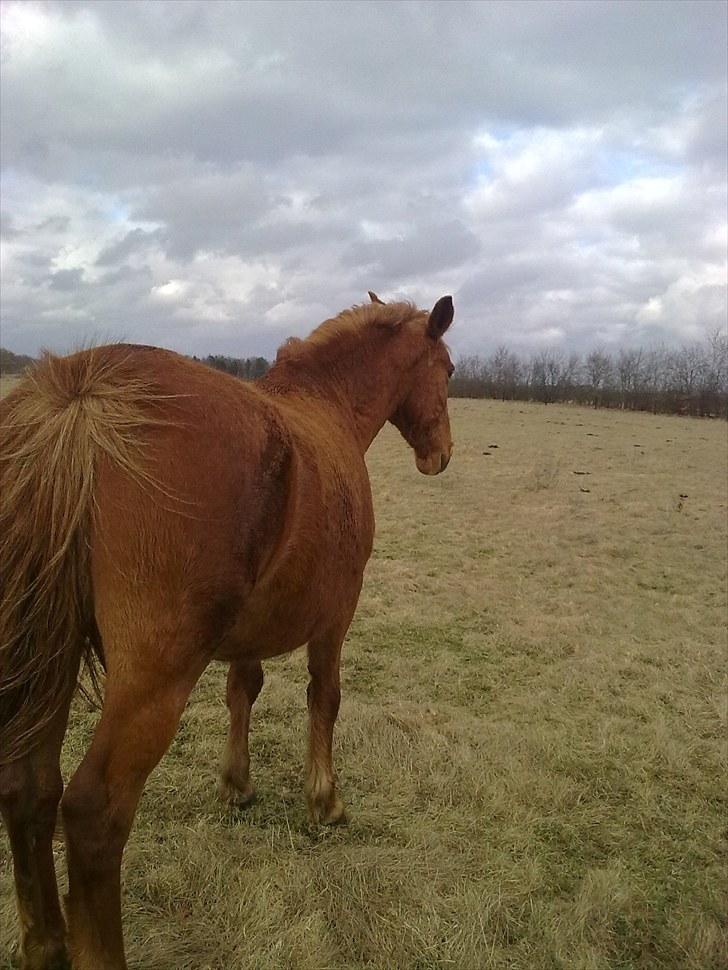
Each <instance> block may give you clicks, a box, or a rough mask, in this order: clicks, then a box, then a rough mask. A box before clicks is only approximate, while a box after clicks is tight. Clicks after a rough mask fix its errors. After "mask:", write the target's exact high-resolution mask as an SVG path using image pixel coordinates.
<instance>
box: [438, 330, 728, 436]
mask: <svg viewBox="0 0 728 970" xmlns="http://www.w3.org/2000/svg"><path fill="white" fill-rule="evenodd" d="M450 395H451V397H480V398H497V399H500V400H502V401H516V400H517V401H541V402H543V403H544V404H550V403H553V402H556V401H561V402H571V403H576V404H587V405H590V406H592V407H595V408H598V407H606V408H624V409H628V410H632V411H652V412H654V413H658V412H659V413H668V414H691V415H698V416H703V417H708V416H712V417H718V416H719V417H724V418H728V337H727V336H726V335H725V334H723V333H721V332H720V331H716V332H714V333H712V334H710V335H709V336H708V337H707V338H706V339H705V340H704V341H702V342H700V343H694V344H690V345H688V346H683V347H680V348H677V349H676V348H668V347H653V348H650V349H648V350H645V349H643V348H641V347H639V348H621V349H619V350H617V351H615V352H612V353H610V352H609V351H608V350H605V349H604V348H597V349H595V350H592V351H590V352H589V353H587V354H585V355H579V354H575V353H571V354H567V353H564V352H562V351H559V350H553V349H549V350H541V351H539V352H538V353H535V354H532V355H531V356H530V357H521V356H519V355H518V354H516V353H514V352H513V351H512V350H510V349H509V348H508V347H506V346H501V347H498V348H497V350H495V351H494V352H493V353H492V354H491V355H490V356H488V357H482V356H479V355H473V356H468V357H463V358H460V359H459V360H457V361H456V370H455V376H454V377H453V379H452V382H451V385H450Z"/></svg>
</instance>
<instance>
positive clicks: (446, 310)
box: [427, 296, 455, 340]
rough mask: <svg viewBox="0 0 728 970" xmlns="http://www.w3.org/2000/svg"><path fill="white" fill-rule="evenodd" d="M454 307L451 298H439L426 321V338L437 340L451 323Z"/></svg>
mask: <svg viewBox="0 0 728 970" xmlns="http://www.w3.org/2000/svg"><path fill="white" fill-rule="evenodd" d="M454 316H455V307H454V306H453V305H452V297H451V296H441V297H440V299H439V300H438V301H437V303H436V304H435V305H434V307H433V308H432V311H431V312H430V316H429V319H428V320H427V336H428V337H432V339H433V340H439V339H440V337H441V336H442V335H443V334H444V333H445V331H446V330H447V328H448V327H449V326H450V324H451V323H452V318H453V317H454Z"/></svg>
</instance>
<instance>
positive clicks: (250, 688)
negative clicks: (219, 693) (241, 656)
mask: <svg viewBox="0 0 728 970" xmlns="http://www.w3.org/2000/svg"><path fill="white" fill-rule="evenodd" d="M262 686H263V667H262V666H261V663H260V661H259V660H250V661H247V660H235V661H233V662H232V663H231V664H230V670H229V671H228V679H227V706H228V710H229V711H230V728H229V730H228V738H227V744H226V746H225V754H224V755H223V759H222V767H221V769H220V787H219V791H220V797H221V798H222V799H223V800H224V801H226V802H229V803H230V804H231V805H236V806H238V807H240V808H242V807H243V806H245V805H249V804H250V802H252V800H253V798H254V797H255V789H254V788H253V785H252V783H251V781H250V753H249V751H248V731H249V729H250V710H251V708H252V706H253V704H254V703H255V699H256V697H257V696H258V694H259V693H260V689H261V687H262Z"/></svg>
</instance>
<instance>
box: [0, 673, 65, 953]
mask: <svg viewBox="0 0 728 970" xmlns="http://www.w3.org/2000/svg"><path fill="white" fill-rule="evenodd" d="M74 680H75V678H74ZM72 694H73V690H72V689H69V690H68V696H67V698H66V700H65V702H64V704H63V705H62V706H61V708H60V709H59V710H58V713H57V714H56V716H55V718H54V719H53V720H52V721H51V722H50V723H49V724H48V727H47V729H46V731H45V732H44V735H43V737H42V738H41V740H40V742H39V743H38V745H37V746H36V747H34V748H33V750H32V751H31V752H30V753H29V754H28V755H26V756H25V757H23V758H20V759H18V760H17V761H14V762H12V763H11V764H9V765H6V766H4V767H3V768H0V809H1V810H2V816H3V820H4V822H5V827H6V829H7V832H8V836H9V838H10V847H11V850H12V854H13V869H14V873H15V889H16V894H17V900H18V914H19V917H20V926H21V953H22V955H23V964H22V966H23V968H24V970H61V968H63V967H67V966H68V962H67V958H66V925H65V923H64V920H63V914H62V912H61V907H60V903H59V900H58V886H57V883H56V871H55V866H54V863H53V846H52V839H53V831H54V829H55V825H56V816H57V812H58V802H59V801H60V798H61V793H62V791H63V781H62V779H61V770H60V767H59V763H58V762H59V757H60V751H61V745H62V743H63V736H64V734H65V732H66V725H67V723H68V709H69V706H70V703H71V695H72Z"/></svg>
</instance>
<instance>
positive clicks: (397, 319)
mask: <svg viewBox="0 0 728 970" xmlns="http://www.w3.org/2000/svg"><path fill="white" fill-rule="evenodd" d="M418 317H422V318H423V319H426V311H423V310H420V309H419V308H418V307H416V306H415V305H414V303H410V302H402V303H386V304H384V303H364V304H361V305H359V306H353V307H350V308H349V309H348V310H342V311H341V313H339V314H337V316H335V317H331V318H330V319H329V320H324V322H323V323H320V324H319V325H318V327H316V329H315V330H313V331H312V332H311V333H310V334H309V335H308V337H305V338H303V339H301V338H299V337H289V338H288V340H287V341H286V342H285V343H284V344H283V345H282V346H281V347H280V348H279V350H278V355H277V358H276V360H278V361H280V360H286V359H290V358H291V357H299V356H301V355H305V354H306V352H307V351H308V350H313V349H314V348H323V347H328V346H330V345H331V344H332V343H336V342H339V341H341V340H345V339H346V338H347V337H351V336H362V337H363V336H365V335H366V331H367V330H369V331H371V330H372V329H373V328H380V327H381V328H384V329H390V330H396V329H397V328H398V327H400V326H401V325H402V324H403V323H406V322H408V321H410V320H415V319H417V318H418Z"/></svg>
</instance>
